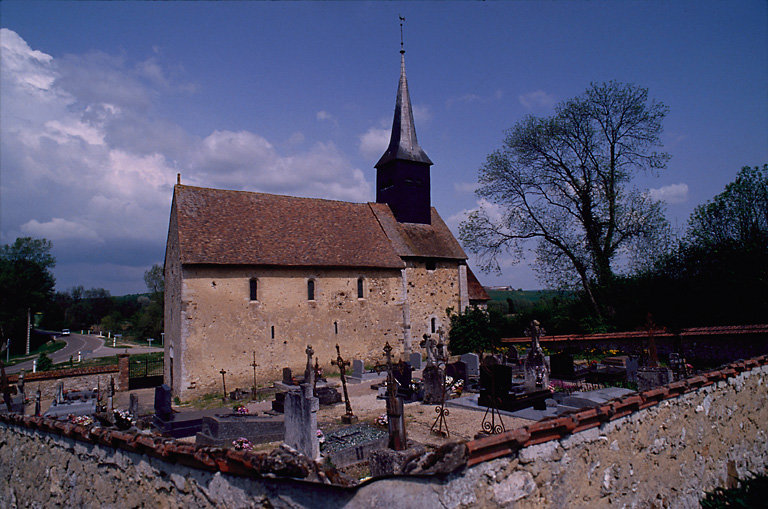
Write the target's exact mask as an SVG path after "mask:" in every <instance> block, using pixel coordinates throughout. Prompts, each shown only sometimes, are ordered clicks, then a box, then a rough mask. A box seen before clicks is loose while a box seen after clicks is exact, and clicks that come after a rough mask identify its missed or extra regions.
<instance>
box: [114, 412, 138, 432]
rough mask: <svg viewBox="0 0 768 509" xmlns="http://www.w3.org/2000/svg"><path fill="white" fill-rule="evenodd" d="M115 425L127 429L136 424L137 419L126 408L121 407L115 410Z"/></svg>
mask: <svg viewBox="0 0 768 509" xmlns="http://www.w3.org/2000/svg"><path fill="white" fill-rule="evenodd" d="M114 416H115V426H117V429H121V430H126V429H129V428H130V427H131V426H133V425H134V424H136V419H134V418H133V416H132V415H131V414H130V413H128V411H126V410H120V409H119V408H118V409H117V410H115V411H114Z"/></svg>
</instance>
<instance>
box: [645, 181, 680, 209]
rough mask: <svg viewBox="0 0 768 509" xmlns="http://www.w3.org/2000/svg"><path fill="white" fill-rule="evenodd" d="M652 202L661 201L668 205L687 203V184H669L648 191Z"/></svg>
mask: <svg viewBox="0 0 768 509" xmlns="http://www.w3.org/2000/svg"><path fill="white" fill-rule="evenodd" d="M648 194H649V195H650V197H651V199H652V200H656V201H663V202H665V203H667V204H669V205H674V204H676V203H683V202H686V201H688V184H684V183H680V184H671V185H668V186H663V187H660V188H658V189H650V190H649V191H648Z"/></svg>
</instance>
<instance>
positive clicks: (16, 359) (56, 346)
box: [3, 339, 67, 366]
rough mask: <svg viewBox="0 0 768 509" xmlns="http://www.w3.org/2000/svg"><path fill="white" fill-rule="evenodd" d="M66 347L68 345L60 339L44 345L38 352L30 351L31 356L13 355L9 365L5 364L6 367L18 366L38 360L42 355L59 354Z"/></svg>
mask: <svg viewBox="0 0 768 509" xmlns="http://www.w3.org/2000/svg"><path fill="white" fill-rule="evenodd" d="M65 346H67V344H66V343H65V342H64V341H62V340H60V339H57V340H54V341H49V342H47V343H45V344H44V345H42V346H41V347H40V348H38V349H37V350H30V352H29V355H11V358H10V360H9V361H8V362H7V363H5V365H6V366H13V365H14V364H18V363H20V362H25V361H29V360H32V359H37V358H38V357H39V356H40V354H41V353H44V354H45V355H49V354H51V353H53V352H57V351H59V350H61V349H62V348H64V347H65ZM3 362H5V359H3Z"/></svg>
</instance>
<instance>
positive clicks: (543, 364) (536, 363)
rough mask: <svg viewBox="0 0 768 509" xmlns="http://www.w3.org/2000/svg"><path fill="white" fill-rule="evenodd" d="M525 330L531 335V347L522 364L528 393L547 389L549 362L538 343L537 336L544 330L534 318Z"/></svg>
mask: <svg viewBox="0 0 768 509" xmlns="http://www.w3.org/2000/svg"><path fill="white" fill-rule="evenodd" d="M525 332H526V334H527V335H529V336H531V347H530V348H529V350H528V355H527V356H526V358H525V363H524V364H523V366H524V370H525V390H526V392H530V393H533V392H536V391H541V390H547V389H548V388H549V363H548V362H547V360H546V358H545V357H544V352H543V351H542V349H541V345H540V344H539V338H540V337H541V336H542V335H543V334H544V330H543V329H542V328H541V327H540V326H539V322H538V320H534V321H532V322H531V325H530V326H529V327H528V329H527V330H526V331H525Z"/></svg>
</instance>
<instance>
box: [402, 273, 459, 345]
mask: <svg viewBox="0 0 768 509" xmlns="http://www.w3.org/2000/svg"><path fill="white" fill-rule="evenodd" d="M406 277H407V279H408V304H409V307H410V315H411V316H410V318H411V338H412V339H413V349H414V350H415V351H419V350H418V348H419V346H418V345H419V342H420V341H421V340H422V336H423V335H424V334H430V333H432V330H431V326H432V318H435V329H438V328H439V327H442V328H443V330H444V331H445V332H446V337H447V333H448V330H449V329H450V320H449V318H448V314H447V313H446V309H448V308H452V309H453V312H454V313H457V312H459V306H460V302H459V290H460V285H459V267H458V263H456V262H455V261H450V260H436V261H435V270H427V268H426V265H425V263H424V262H423V261H416V260H408V262H407V268H406Z"/></svg>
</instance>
